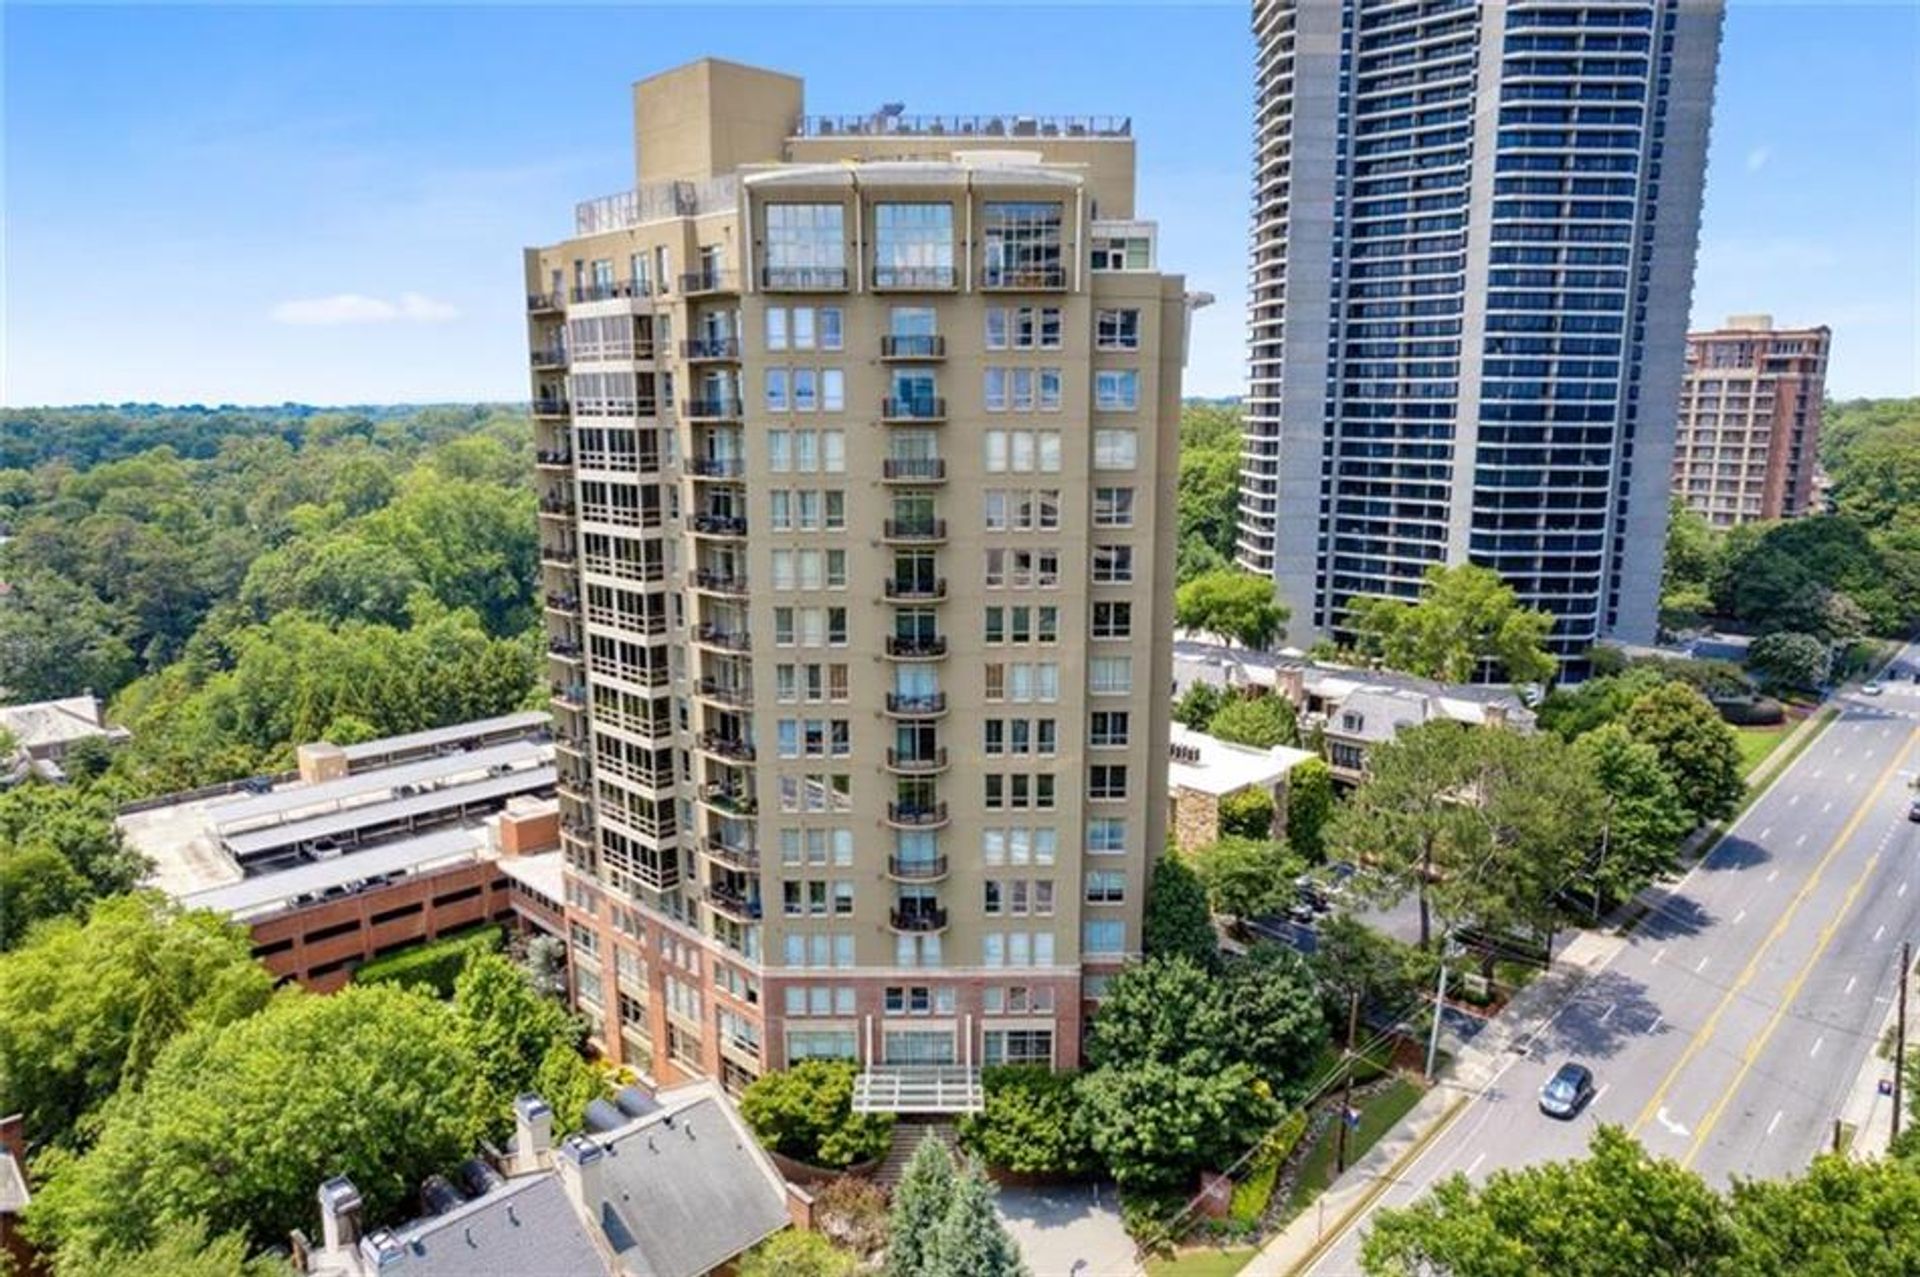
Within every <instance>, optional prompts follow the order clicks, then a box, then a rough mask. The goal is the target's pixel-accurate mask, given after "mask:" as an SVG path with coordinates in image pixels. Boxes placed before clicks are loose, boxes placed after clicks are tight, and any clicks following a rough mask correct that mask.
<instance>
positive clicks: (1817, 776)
mask: <svg viewBox="0 0 1920 1277" xmlns="http://www.w3.org/2000/svg"><path fill="white" fill-rule="evenodd" d="M1813 779H1815V780H1819V779H1820V768H1818V767H1816V768H1814V769H1813Z"/></svg>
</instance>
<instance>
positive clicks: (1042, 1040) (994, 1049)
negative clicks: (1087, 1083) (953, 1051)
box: [982, 1029, 1053, 1067]
mask: <svg viewBox="0 0 1920 1277" xmlns="http://www.w3.org/2000/svg"><path fill="white" fill-rule="evenodd" d="M982 1046H983V1048H984V1049H983V1051H982V1060H983V1062H984V1063H986V1064H987V1065H989V1066H992V1065H997V1064H1044V1065H1047V1066H1049V1067H1051V1066H1052V1064H1053V1030H1052V1029H988V1030H987V1031H986V1033H985V1036H984V1037H983V1038H982Z"/></svg>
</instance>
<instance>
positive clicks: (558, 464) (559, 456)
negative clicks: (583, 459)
mask: <svg viewBox="0 0 1920 1277" xmlns="http://www.w3.org/2000/svg"><path fill="white" fill-rule="evenodd" d="M533 464H534V465H536V466H538V467H540V468H541V469H544V470H564V469H566V468H567V467H568V466H571V465H572V464H573V453H572V452H570V451H568V450H567V449H565V448H542V449H540V450H538V451H536V452H535V453H534V454H533Z"/></svg>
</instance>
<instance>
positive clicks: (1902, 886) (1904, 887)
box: [1893, 882, 1907, 900]
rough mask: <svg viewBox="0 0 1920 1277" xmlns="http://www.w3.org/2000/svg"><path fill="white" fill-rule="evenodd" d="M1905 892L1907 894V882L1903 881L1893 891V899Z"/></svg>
mask: <svg viewBox="0 0 1920 1277" xmlns="http://www.w3.org/2000/svg"><path fill="white" fill-rule="evenodd" d="M1906 894H1907V884H1906V883H1904V882H1903V883H1901V884H1900V890H1898V891H1896V892H1894V893H1893V898H1894V899H1895V900H1898V899H1899V898H1900V897H1901V896H1904V895H1906Z"/></svg>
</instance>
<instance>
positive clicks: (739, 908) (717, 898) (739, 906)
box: [706, 885, 760, 922]
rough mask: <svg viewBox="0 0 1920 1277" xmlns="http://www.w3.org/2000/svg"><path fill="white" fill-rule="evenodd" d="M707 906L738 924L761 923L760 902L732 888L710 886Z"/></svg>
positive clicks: (707, 893) (707, 891) (707, 894)
mask: <svg viewBox="0 0 1920 1277" xmlns="http://www.w3.org/2000/svg"><path fill="white" fill-rule="evenodd" d="M706 897H707V904H708V905H710V906H711V907H712V908H714V909H715V910H717V911H718V912H720V913H724V914H726V915H727V916H728V917H730V918H732V919H734V920H735V921H738V922H758V921H760V902H759V901H758V900H753V899H750V898H749V897H748V896H747V895H746V894H745V893H743V892H739V891H735V890H734V889H733V888H731V887H721V886H717V885H716V886H709V887H708V888H707V890H706Z"/></svg>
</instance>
